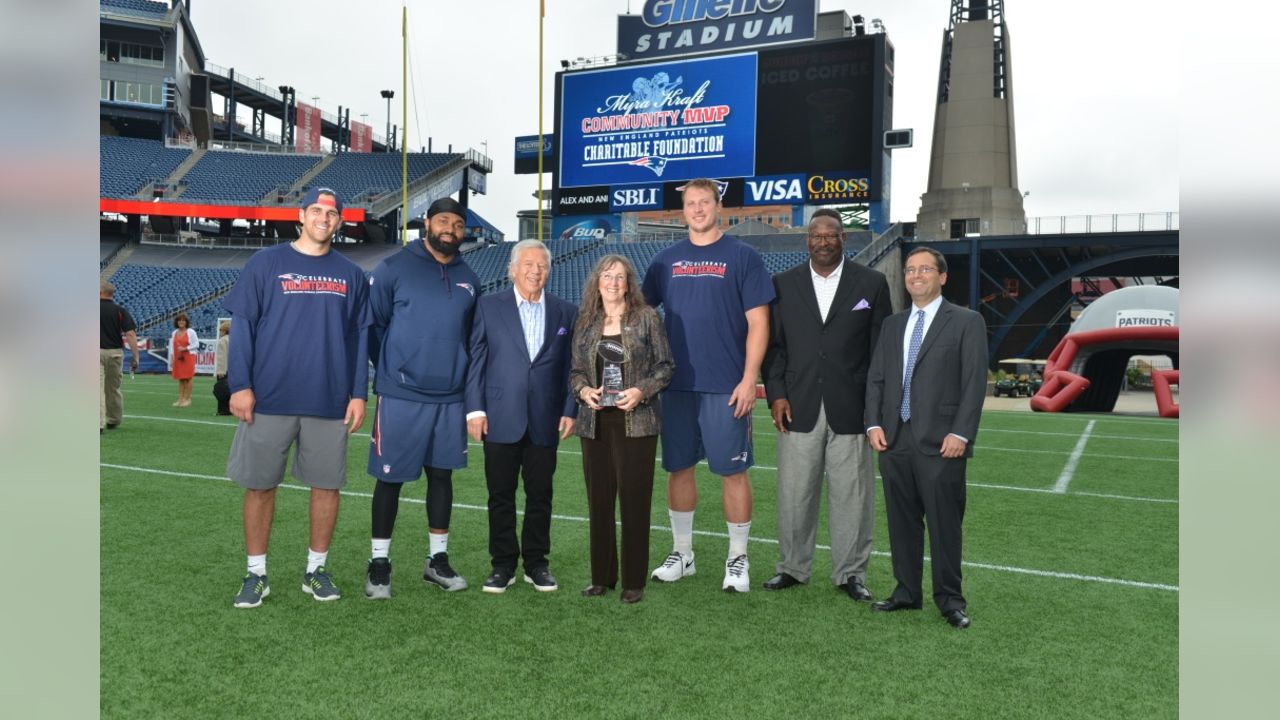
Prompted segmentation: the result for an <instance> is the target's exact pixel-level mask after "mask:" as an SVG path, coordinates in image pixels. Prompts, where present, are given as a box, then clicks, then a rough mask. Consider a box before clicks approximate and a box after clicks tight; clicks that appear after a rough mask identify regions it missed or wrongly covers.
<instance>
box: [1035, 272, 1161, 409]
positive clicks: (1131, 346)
mask: <svg viewBox="0 0 1280 720" xmlns="http://www.w3.org/2000/svg"><path fill="white" fill-rule="evenodd" d="M1135 355H1168V356H1169V359H1170V360H1172V361H1173V367H1174V368H1175V369H1174V370H1155V371H1153V372H1152V377H1151V381H1152V384H1153V386H1154V390H1155V398H1156V407H1157V409H1158V410H1159V411H1160V415H1161V417H1178V409H1179V408H1178V405H1177V404H1175V403H1174V402H1173V393H1172V390H1171V389H1170V385H1176V384H1178V370H1177V369H1176V368H1177V367H1178V290H1177V288H1171V287H1161V286H1155V285H1142V286H1136V287H1127V288H1121V289H1119V290H1114V291H1112V292H1109V293H1107V294H1105V295H1103V296H1102V297H1100V298H1098V299H1097V300H1095V301H1094V302H1093V303H1092V304H1090V305H1089V307H1087V308H1085V309H1084V312H1082V313H1080V316H1079V317H1077V318H1076V321H1075V322H1074V323H1072V324H1071V330H1070V331H1069V332H1068V333H1067V335H1066V336H1065V337H1063V338H1062V342H1060V343H1058V346H1057V347H1056V348H1054V349H1053V352H1052V353H1050V355H1049V359H1048V361H1047V362H1046V363H1045V370H1044V384H1043V385H1042V386H1041V387H1040V391H1039V392H1037V393H1036V394H1035V396H1034V397H1032V398H1031V409H1032V410H1035V411H1038V412H1070V411H1078V412H1111V411H1112V410H1113V409H1115V406H1116V398H1117V397H1119V395H1120V388H1121V387H1122V386H1123V385H1124V378H1125V369H1126V368H1127V367H1128V365H1129V359H1130V358H1132V357H1133V356H1135Z"/></svg>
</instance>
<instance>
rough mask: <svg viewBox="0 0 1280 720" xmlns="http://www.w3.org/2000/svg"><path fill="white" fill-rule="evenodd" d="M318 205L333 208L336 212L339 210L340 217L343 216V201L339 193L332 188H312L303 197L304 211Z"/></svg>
mask: <svg viewBox="0 0 1280 720" xmlns="http://www.w3.org/2000/svg"><path fill="white" fill-rule="evenodd" d="M317 204H318V205H324V206H325V207H331V208H333V209H334V210H337V211H338V214H339V215H341V214H342V200H341V199H340V198H339V197H338V193H336V192H334V191H333V190H332V189H331V188H327V187H318V188H311V189H310V190H308V191H307V192H306V194H305V195H303V196H302V209H303V210H306V209H307V208H309V207H311V206H312V205H317Z"/></svg>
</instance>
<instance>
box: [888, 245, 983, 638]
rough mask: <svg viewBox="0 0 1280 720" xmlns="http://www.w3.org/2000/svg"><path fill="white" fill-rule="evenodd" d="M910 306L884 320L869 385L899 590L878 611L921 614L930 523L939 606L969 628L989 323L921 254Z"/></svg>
mask: <svg viewBox="0 0 1280 720" xmlns="http://www.w3.org/2000/svg"><path fill="white" fill-rule="evenodd" d="M903 276H904V277H905V279H906V286H907V293H908V294H910V295H911V302H912V306H911V307H910V308H908V309H907V310H905V311H903V312H901V313H898V314H896V315H893V316H892V317H890V318H889V319H888V320H885V322H884V326H883V327H882V328H881V332H880V345H879V347H877V348H876V353H875V358H874V359H873V360H872V362H871V372H870V375H869V377H868V378H867V408H866V424H867V438H868V439H869V440H870V441H871V447H873V448H875V449H876V450H877V451H878V452H879V453H880V475H881V477H882V478H883V479H884V499H885V505H886V511H887V516H888V520H889V549H890V551H891V554H892V555H893V575H894V578H896V579H897V581H898V585H897V587H896V588H895V589H894V591H893V595H892V596H890V597H889V599H887V600H883V601H881V602H878V603H875V604H874V605H872V607H873V608H874V609H875V610H880V611H886V612H888V611H893V610H903V609H918V608H920V607H921V605H922V604H923V603H922V592H921V589H920V584H921V575H922V572H923V565H924V558H923V555H924V543H923V539H922V535H923V530H924V520H925V519H926V518H927V519H928V527H929V556H930V558H932V565H933V602H934V604H935V605H937V606H938V609H939V610H940V611H942V615H943V617H945V618H946V619H947V622H948V623H950V624H951V626H952V627H955V628H960V629H963V628H966V627H968V626H969V616H968V615H967V614H966V613H965V610H966V607H967V605H966V603H965V599H964V595H963V594H961V592H960V548H961V524H962V522H963V520H964V504H965V464H966V462H967V460H968V458H970V457H972V456H973V442H974V440H975V439H977V436H978V420H979V418H980V417H981V415H982V401H983V397H984V396H985V395H986V385H987V383H986V380H987V326H986V323H985V322H983V320H982V316H981V315H979V314H978V313H976V312H974V311H972V310H966V309H964V308H960V307H956V306H955V305H952V304H951V303H949V302H947V301H946V300H943V299H942V286H943V285H945V284H946V282H947V261H946V258H944V257H943V256H942V253H939V252H938V251H936V250H933V249H931V248H918V249H916V250H914V251H913V252H912V253H911V255H910V256H908V257H907V262H906V266H905V268H904V270H903Z"/></svg>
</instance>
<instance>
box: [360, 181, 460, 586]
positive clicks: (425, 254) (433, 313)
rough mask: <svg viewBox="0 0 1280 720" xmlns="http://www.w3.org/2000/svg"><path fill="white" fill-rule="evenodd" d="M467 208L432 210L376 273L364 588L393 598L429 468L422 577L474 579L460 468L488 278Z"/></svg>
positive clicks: (450, 205)
mask: <svg viewBox="0 0 1280 720" xmlns="http://www.w3.org/2000/svg"><path fill="white" fill-rule="evenodd" d="M466 213H467V211H466V208H464V207H462V204H461V203H459V202H458V201H457V200H454V199H453V198H449V197H444V198H440V199H439V200H436V201H435V202H433V203H431V207H429V208H428V209H427V227H426V231H427V236H426V237H425V238H423V239H422V241H421V242H412V243H409V244H408V245H406V246H405V248H404V249H403V250H401V251H400V252H398V253H396V254H395V255H392V256H391V257H389V258H387V259H386V260H383V261H382V262H381V263H379V264H378V267H376V268H374V270H373V276H372V277H371V278H370V279H369V306H370V307H371V308H372V311H373V326H372V327H371V328H370V333H369V334H370V338H369V357H371V358H372V359H373V364H374V365H375V366H376V367H377V373H376V374H375V375H374V379H373V392H374V394H375V395H377V396H378V407H377V410H376V411H375V415H374V419H373V437H372V439H371V441H370V444H369V465H368V472H369V474H370V475H371V476H373V478H374V480H376V481H377V483H376V484H375V485H374V488H373V513H372V532H371V537H372V546H373V549H372V553H371V557H370V560H369V567H368V571H367V575H366V577H365V584H364V594H365V597H367V598H369V599H371V600H379V599H386V598H389V597H391V559H390V551H391V532H392V530H394V529H395V525H396V510H397V509H398V508H399V506H400V488H402V487H403V486H404V484H405V483H407V482H413V481H415V480H417V479H418V477H419V476H420V475H422V473H423V471H424V470H425V471H426V474H427V526H428V530H429V532H428V537H429V543H428V546H429V553H428V555H427V560H426V564H425V566H424V567H423V569H422V579H423V580H425V581H427V582H429V583H433V584H435V585H437V586H439V587H441V588H443V589H444V590H448V591H451V592H454V591H458V590H465V589H466V588H467V581H466V579H465V578H463V577H462V576H461V575H459V574H458V573H456V572H455V571H454V569H453V567H452V566H451V565H450V564H449V518H450V515H451V512H452V510H453V471H454V470H456V469H459V468H464V467H466V466H467V424H466V420H465V418H464V414H463V407H462V401H463V389H464V387H465V384H466V379H467V362H468V355H467V343H468V342H469V340H470V337H471V318H472V316H473V315H474V313H475V307H476V297H477V295H479V293H480V279H479V278H478V277H476V274H475V273H474V272H472V270H471V268H470V267H467V264H466V263H465V262H463V261H462V256H461V255H459V254H458V248H459V246H461V245H462V237H463V232H464V231H465V225H464V223H465V218H466Z"/></svg>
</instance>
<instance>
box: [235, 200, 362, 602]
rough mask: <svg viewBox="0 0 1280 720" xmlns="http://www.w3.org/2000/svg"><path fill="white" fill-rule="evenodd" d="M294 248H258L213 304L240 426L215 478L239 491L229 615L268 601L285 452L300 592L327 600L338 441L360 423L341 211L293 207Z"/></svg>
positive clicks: (354, 316)
mask: <svg viewBox="0 0 1280 720" xmlns="http://www.w3.org/2000/svg"><path fill="white" fill-rule="evenodd" d="M298 221H299V222H300V223H302V232H301V235H300V236H299V237H298V239H297V240H294V241H293V242H291V243H281V244H279V245H276V246H275V247H270V248H267V249H265V250H260V251H259V252H257V253H255V254H254V256H253V257H251V258H249V262H247V263H245V266H244V269H243V270H242V271H241V272H240V279H239V280H238V281H237V282H236V285H235V287H233V288H232V289H231V292H230V293H228V294H227V296H226V297H225V298H224V299H223V301H222V304H223V306H224V307H226V308H227V309H228V310H230V311H231V317H232V318H233V319H234V321H235V322H233V323H231V352H230V355H231V356H230V358H229V360H228V364H227V382H228V385H229V387H230V390H231V403H230V405H231V414H232V415H235V416H236V417H237V418H238V419H239V420H240V423H239V425H238V426H237V427H236V435H235V439H234V440H232V442H231V457H230V458H229V459H228V461H227V475H228V476H230V478H231V479H232V480H234V481H235V482H236V483H237V484H239V485H240V486H242V487H243V488H244V489H245V491H244V544H245V550H246V552H247V553H248V556H249V567H248V572H247V573H246V574H245V577H244V583H243V585H242V587H241V588H240V593H239V594H238V595H236V598H235V602H234V605H235V606H236V607H238V608H251V607H258V606H259V605H261V604H262V599H263V598H265V597H266V596H267V595H268V594H269V593H270V592H271V590H270V587H269V586H268V584H267V542H268V540H269V539H270V537H271V519H272V516H273V515H274V514H275V505H276V487H278V486H279V485H280V482H281V481H282V480H283V479H284V465H285V458H286V456H287V455H288V454H289V447H290V446H292V445H294V444H295V443H296V445H297V447H296V448H295V451H294V457H293V476H294V477H295V478H296V479H297V480H298V481H300V482H302V483H304V484H306V485H309V486H310V487H311V538H310V545H309V552H308V553H307V569H306V572H304V573H303V576H302V590H303V592H305V593H307V594H309V595H311V596H312V597H314V598H315V599H316V600H321V601H327V600H337V599H338V598H339V597H341V593H340V592H339V590H338V587H337V586H336V585H334V583H333V580H332V579H331V578H330V577H329V571H328V568H327V567H326V560H327V558H328V555H329V541H330V540H331V539H332V538H333V528H334V525H335V524H336V523H337V520H338V497H339V496H338V493H339V490H340V489H341V488H342V487H343V486H344V485H345V484H346V482H347V436H348V435H350V434H351V433H354V432H355V431H356V430H358V429H360V426H361V425H362V424H363V423H364V415H365V397H366V396H367V394H368V393H367V390H366V386H367V384H368V379H369V360H368V352H367V346H366V339H365V338H366V330H367V328H368V326H369V304H368V287H367V285H366V284H365V280H364V273H363V271H361V270H360V268H359V267H358V266H357V265H356V264H355V263H353V262H351V261H350V260H348V259H346V258H344V257H342V256H341V255H339V254H338V253H336V252H334V251H333V249H332V248H331V247H330V241H331V240H332V239H333V235H334V233H335V232H337V230H338V228H339V227H340V226H341V225H342V201H341V200H339V199H338V196H337V194H336V193H334V191H332V190H330V189H328V188H317V189H314V190H311V191H310V192H308V193H307V194H306V195H305V196H303V198H302V210H301V211H300V212H299V213H298Z"/></svg>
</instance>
